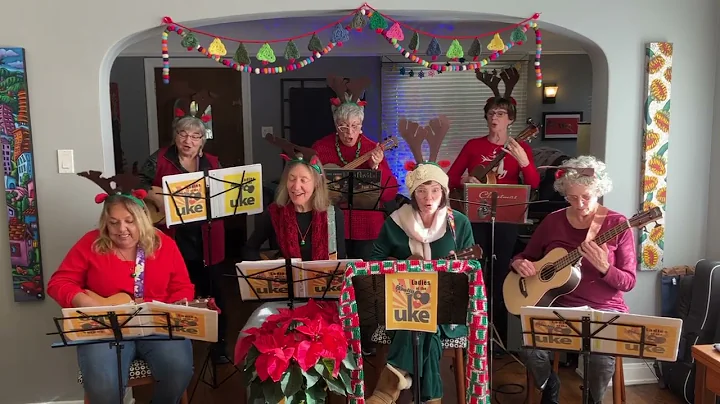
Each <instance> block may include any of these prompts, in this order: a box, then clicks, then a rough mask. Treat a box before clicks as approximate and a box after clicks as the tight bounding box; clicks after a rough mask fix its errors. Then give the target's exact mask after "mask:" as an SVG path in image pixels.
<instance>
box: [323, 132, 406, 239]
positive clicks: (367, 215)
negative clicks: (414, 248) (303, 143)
mask: <svg viewBox="0 0 720 404" xmlns="http://www.w3.org/2000/svg"><path fill="white" fill-rule="evenodd" d="M335 137H336V134H334V133H333V134H332V135H328V136H325V137H324V138H322V139H320V140H318V141H317V142H315V144H313V145H312V148H313V149H314V150H315V151H316V152H317V156H318V158H319V159H320V161H321V162H322V163H323V164H336V165H338V166H340V167H342V166H344V164H343V162H342V161H341V160H340V157H339V156H338V153H337V150H336V149H335ZM358 141H361V142H362V143H361V145H360V156H362V155H363V154H365V153H368V152H371V151H372V150H373V149H375V148H376V147H377V142H373V141H372V140H370V139H368V138H367V137H366V136H365V135H360V138H359V139H358ZM340 153H342V156H343V158H344V159H345V161H347V162H348V163H349V162H351V161H353V160H355V155H356V153H357V145H355V146H353V147H348V146H345V145H344V144H343V143H342V142H340ZM370 164H371V160H370V159H368V161H367V162H365V163H363V164H362V165H361V166H360V167H358V168H361V169H369V168H370ZM378 170H380V173H381V174H380V175H381V177H380V185H381V186H383V187H387V188H386V189H385V190H384V191H383V192H382V193H381V194H380V202H388V201H391V200H393V199H394V198H395V196H396V195H397V192H398V186H397V185H398V182H397V179H396V178H395V176H394V175H393V173H392V171H391V170H390V166H389V165H388V163H387V160H386V159H383V161H381V162H380V166H379V167H378ZM380 207H382V206H380ZM344 212H345V215H344V216H345V238H346V239H350V240H374V239H376V238H377V237H378V235H379V234H380V229H381V228H382V225H383V223H385V214H384V213H383V212H381V211H360V210H353V212H352V214H350V213H347V212H348V211H347V210H344ZM350 216H352V217H350ZM351 221H352V223H351ZM351 228H352V234H350V229H351Z"/></svg>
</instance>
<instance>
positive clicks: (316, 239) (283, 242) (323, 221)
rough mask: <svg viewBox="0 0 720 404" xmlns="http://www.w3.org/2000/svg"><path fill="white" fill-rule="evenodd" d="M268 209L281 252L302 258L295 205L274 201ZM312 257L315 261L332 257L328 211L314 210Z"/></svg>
mask: <svg viewBox="0 0 720 404" xmlns="http://www.w3.org/2000/svg"><path fill="white" fill-rule="evenodd" d="M268 209H269V210H270V218H271V220H272V224H273V228H274V229H275V236H276V238H277V242H278V245H279V246H280V252H281V253H282V255H283V257H286V258H301V257H302V255H301V254H300V242H299V241H298V237H299V234H298V231H299V230H298V224H297V216H296V212H295V206H293V204H292V203H288V204H287V205H285V206H278V205H277V204H276V203H272V204H271V205H270V206H269V207H268ZM312 216H313V217H312V223H310V226H311V227H312V229H311V230H310V231H312V259H313V260H314V261H318V260H327V259H328V258H329V257H330V253H329V251H328V225H327V223H328V213H327V212H318V211H313V212H312Z"/></svg>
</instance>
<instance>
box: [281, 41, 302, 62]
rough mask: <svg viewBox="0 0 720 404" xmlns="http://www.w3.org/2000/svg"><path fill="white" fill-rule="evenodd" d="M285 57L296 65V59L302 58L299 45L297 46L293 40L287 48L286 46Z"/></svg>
mask: <svg viewBox="0 0 720 404" xmlns="http://www.w3.org/2000/svg"><path fill="white" fill-rule="evenodd" d="M284 56H285V59H287V60H288V62H290V63H295V59H298V58H300V51H299V50H298V48H297V45H295V42H293V41H292V40H291V41H290V42H288V43H287V46H285V53H284Z"/></svg>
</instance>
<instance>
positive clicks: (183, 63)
mask: <svg viewBox="0 0 720 404" xmlns="http://www.w3.org/2000/svg"><path fill="white" fill-rule="evenodd" d="M170 63H171V65H170V69H171V70H170V80H172V68H173V67H179V68H183V67H202V68H218V69H228V67H226V66H224V65H219V64H218V63H217V62H216V61H214V60H210V59H207V58H201V57H190V58H188V57H185V58H173V59H172V60H171V62H170ZM143 64H144V67H145V100H146V102H147V118H148V119H147V123H148V145H149V146H150V148H149V150H150V153H151V154H152V153H155V151H156V150H157V149H158V148H159V147H160V140H159V137H158V121H157V96H156V95H155V69H156V68H158V67H163V64H162V59H161V58H143ZM237 74H239V75H240V76H241V79H240V80H241V81H240V86H241V87H242V88H241V89H240V90H241V99H242V114H243V115H242V117H243V147H244V151H243V159H244V160H245V164H252V163H253V150H252V143H253V142H252V110H251V108H250V100H251V98H250V97H251V92H250V74H248V73H241V72H237ZM254 230H255V220H251V219H250V217H249V216H248V215H245V232H246V236H247V238H248V239H249V238H250V235H251V234H252V233H253V231H254Z"/></svg>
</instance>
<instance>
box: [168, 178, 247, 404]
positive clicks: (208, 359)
mask: <svg viewBox="0 0 720 404" xmlns="http://www.w3.org/2000/svg"><path fill="white" fill-rule="evenodd" d="M210 171H211V170H208V169H205V170H204V172H203V176H202V177H200V178H198V179H197V180H195V181H192V182H190V183H189V184H187V185H185V186H184V187H182V188H180V189H178V190H176V191H175V192H170V193H169V194H165V193H162V194H160V195H163V196H169V197H170V200H171V201H172V204H173V208H174V209H175V212H176V214H177V215H178V217H179V218H180V223H181V224H185V220H184V218H183V216H184V214H183V212H181V210H180V208H179V207H178V204H177V201H176V200H175V198H176V197H183V198H186V199H195V198H197V196H196V195H192V194H186V193H183V192H185V191H186V190H187V189H188V188H190V187H191V186H193V185H195V184H198V183H200V182H201V181H202V182H203V184H204V186H205V197H204V200H205V220H204V222H205V223H206V224H207V225H208V232H207V233H208V241H207V244H208V263H206V267H207V265H210V262H212V244H213V239H212V224H213V221H214V220H216V219H214V218H213V216H212V200H213V198H216V197H218V196H220V195H222V194H224V193H226V192H230V191H233V190H236V189H237V197H236V198H235V207H234V208H235V209H234V212H233V215H235V214H237V209H238V206H239V203H238V201H239V200H240V199H242V193H243V191H244V188H245V187H246V186H247V185H250V184H252V183H253V182H254V181H255V178H252V179H248V180H245V171H243V173H242V176H241V178H240V182H239V183H235V182H231V181H226V180H223V179H220V178H215V177H213V176H211V175H210ZM209 180H214V181H218V182H222V183H225V184H230V185H231V186H230V188H229V189H226V190H224V191H222V192H218V193H217V194H215V195H211V191H210V181H209ZM165 186H166V187H167V188H168V189H170V187H169V184H168V183H167V181H165ZM220 219H222V218H220ZM221 242H223V243H224V242H225V240H221ZM206 269H207V268H206ZM214 283H215V281H214V279H213V276H212V274H210V290H211V291H212V290H216V288H215V285H214ZM223 300H224V299H223ZM220 309H221V310H223V309H224V308H222V307H221V308H220ZM221 315H222V314H221ZM219 321H220V319H218V322H219ZM221 337H222V339H224V336H220V335H219V336H218V340H220V339H221ZM219 356H220V357H221V358H225V359H226V360H227V363H228V364H232V365H233V367H234V368H235V370H234V371H233V372H232V373H230V374H229V375H228V376H226V377H225V378H224V379H222V380H221V381H219V382H218V377H217V365H218V364H217V363H216V362H215V358H214V355H213V345H212V344H210V345H209V346H208V350H207V354H206V356H205V360H204V361H203V365H202V368H201V370H200V374H199V375H198V378H197V381H196V382H195V386H194V387H193V390H192V393H191V394H190V402H192V399H193V397H194V396H195V391H196V390H197V387H198V383H200V381H202V382H203V383H205V384H206V385H208V386H210V387H211V388H212V389H217V388H219V387H220V386H221V385H222V384H223V383H225V382H226V381H227V380H229V379H230V378H231V377H233V376H234V375H235V373H238V372H239V371H240V369H238V367H237V366H235V365H234V364H233V361H232V359H230V358H229V357H228V356H227V352H221V353H220V354H219ZM207 371H209V372H210V378H211V382H207V381H206V380H205V373H206V372H207Z"/></svg>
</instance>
